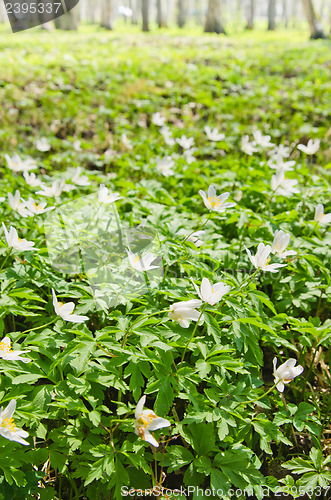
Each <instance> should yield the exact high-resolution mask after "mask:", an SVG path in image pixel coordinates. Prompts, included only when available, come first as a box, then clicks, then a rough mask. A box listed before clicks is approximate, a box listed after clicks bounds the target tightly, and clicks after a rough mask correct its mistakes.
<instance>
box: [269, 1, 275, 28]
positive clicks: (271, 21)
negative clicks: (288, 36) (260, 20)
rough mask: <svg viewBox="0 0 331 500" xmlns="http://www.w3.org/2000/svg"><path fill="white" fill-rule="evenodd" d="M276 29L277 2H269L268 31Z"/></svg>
mask: <svg viewBox="0 0 331 500" xmlns="http://www.w3.org/2000/svg"><path fill="white" fill-rule="evenodd" d="M275 28H276V0H269V1H268V30H269V31H273V30H274V29H275Z"/></svg>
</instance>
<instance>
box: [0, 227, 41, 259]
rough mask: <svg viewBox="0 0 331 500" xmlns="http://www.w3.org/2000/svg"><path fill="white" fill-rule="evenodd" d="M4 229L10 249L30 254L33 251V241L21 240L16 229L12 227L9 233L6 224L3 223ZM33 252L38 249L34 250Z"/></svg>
mask: <svg viewBox="0 0 331 500" xmlns="http://www.w3.org/2000/svg"><path fill="white" fill-rule="evenodd" d="M2 227H3V230H4V232H5V236H6V240H7V244H8V246H9V247H12V248H13V249H14V250H18V251H19V252H29V251H30V250H32V247H33V246H34V243H33V241H27V240H21V238H19V237H18V235H17V231H16V229H15V228H14V227H12V226H10V228H9V231H7V228H6V226H5V225H4V223H2ZM33 250H37V249H36V248H34V249H33Z"/></svg>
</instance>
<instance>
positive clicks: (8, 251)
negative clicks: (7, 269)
mask: <svg viewBox="0 0 331 500" xmlns="http://www.w3.org/2000/svg"><path fill="white" fill-rule="evenodd" d="M12 250H13V247H8V250H7V255H6V257H5V260H4V261H3V263H2V266H1V267H0V271H2V269H3V268H4V266H5V264H6V262H7V260H8V258H9V256H10V254H11V252H12Z"/></svg>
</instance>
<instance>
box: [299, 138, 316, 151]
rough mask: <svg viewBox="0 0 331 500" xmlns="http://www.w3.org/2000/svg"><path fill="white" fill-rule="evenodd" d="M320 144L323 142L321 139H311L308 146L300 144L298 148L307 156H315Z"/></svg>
mask: <svg viewBox="0 0 331 500" xmlns="http://www.w3.org/2000/svg"><path fill="white" fill-rule="evenodd" d="M320 143H321V141H320V140H319V139H316V140H315V141H313V139H309V141H308V143H307V146H305V145H304V144H298V146H297V148H298V149H300V151H302V152H303V153H306V155H314V154H315V153H317V151H318V150H319V148H320Z"/></svg>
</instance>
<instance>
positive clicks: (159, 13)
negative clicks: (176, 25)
mask: <svg viewBox="0 0 331 500" xmlns="http://www.w3.org/2000/svg"><path fill="white" fill-rule="evenodd" d="M163 7H164V5H163V0H156V23H157V25H158V27H159V28H166V27H167V21H166V17H165V11H164V8H163Z"/></svg>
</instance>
